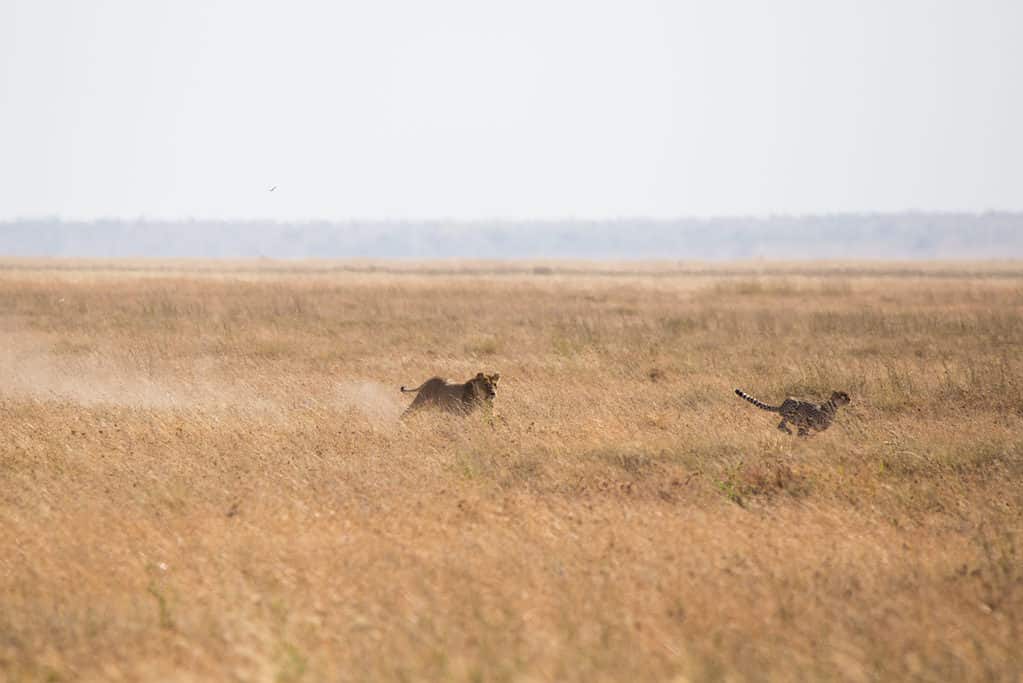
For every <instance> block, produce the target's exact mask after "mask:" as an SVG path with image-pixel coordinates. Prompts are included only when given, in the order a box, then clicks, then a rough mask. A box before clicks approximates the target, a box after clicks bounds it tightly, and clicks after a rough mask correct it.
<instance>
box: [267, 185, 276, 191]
mask: <svg viewBox="0 0 1023 683" xmlns="http://www.w3.org/2000/svg"><path fill="white" fill-rule="evenodd" d="M276 189H277V186H276V185H274V186H273V187H271V188H270V189H269V190H267V192H273V191H274V190H276Z"/></svg>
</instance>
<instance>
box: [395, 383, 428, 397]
mask: <svg viewBox="0 0 1023 683" xmlns="http://www.w3.org/2000/svg"><path fill="white" fill-rule="evenodd" d="M427 381H429V380H427ZM425 386H426V382H423V383H422V384H420V385H419V386H418V387H416V388H415V389H406V388H405V385H404V384H402V385H401V390H402V391H403V392H405V393H406V394H414V393H415V392H417V391H419V390H420V389H422V388H423V387H425Z"/></svg>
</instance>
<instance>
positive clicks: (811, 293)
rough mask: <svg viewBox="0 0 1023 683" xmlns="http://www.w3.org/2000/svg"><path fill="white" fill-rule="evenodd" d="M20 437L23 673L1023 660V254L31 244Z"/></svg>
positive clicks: (467, 672)
mask: <svg viewBox="0 0 1023 683" xmlns="http://www.w3.org/2000/svg"><path fill="white" fill-rule="evenodd" d="M480 370H483V371H499V372H500V373H501V375H502V380H501V385H500V387H499V389H500V391H499V395H498V399H497V405H496V412H497V413H498V417H497V418H495V419H487V418H486V417H484V416H482V415H476V416H471V417H469V418H465V419H459V418H451V417H445V416H437V415H435V416H423V417H421V418H417V419H415V420H413V421H411V422H410V423H407V424H406V423H401V422H399V420H398V416H399V414H400V413H401V411H402V410H403V408H404V406H405V405H407V403H408V402H409V400H410V399H409V398H408V397H407V396H402V395H400V394H399V392H398V387H399V385H401V384H411V383H416V384H418V383H419V382H421V381H422V380H423V379H426V378H427V377H429V376H431V375H434V374H439V375H443V376H447V377H451V378H454V379H459V380H464V379H465V378H467V377H469V376H470V375H472V374H475V373H476V372H477V371H480ZM735 387H742V388H744V389H745V390H746V391H749V392H750V393H752V394H754V395H756V396H758V397H760V398H762V399H763V400H765V401H768V402H772V401H777V400H779V399H781V398H782V397H784V396H785V395H796V396H800V397H806V398H816V399H818V400H823V399H824V398H826V397H827V396H828V394H829V393H830V391H831V390H832V389H843V390H845V391H847V392H849V394H850V395H851V396H852V399H853V404H852V405H851V406H849V407H848V409H845V410H843V411H842V412H840V413H839V416H838V419H837V422H836V424H835V425H834V426H833V427H832V428H831V429H830V430H829V431H827V432H824V433H822V434H820V435H818V436H815V437H813V438H810V439H801V440H797V439H796V438H794V437H791V436H787V435H784V434H782V433H780V432H778V431H777V430H775V428H774V425H775V423H776V422H777V420H776V419H772V418H773V417H774V416H773V415H770V414H768V413H764V412H761V411H758V410H756V409H755V408H754V407H753V406H751V405H749V404H747V403H745V402H743V401H741V400H739V399H738V398H737V397H736V396H734V394H733V393H732V390H733V389H734V388H735ZM0 435H2V438H0V679H3V678H6V679H7V680H12V681H19V680H40V681H44V680H45V681H72V680H86V681H88V680H108V681H109V680H160V681H192V680H238V681H250V680H256V681H279V682H288V681H300V680H301V681H326V680H339V681H340V680H352V681H365V680H487V681H490V680H495V681H502V680H508V681H541V680H558V681H620V680H678V681H685V680H691V681H702V680H822V679H828V680H850V681H869V680H878V679H883V680H920V681H949V680H1005V681H1019V680H1023V678H1021V677H1023V648H1021V646H1020V643H1021V642H1023V265H1021V264H1019V263H1003V264H901V265H900V264H738V265H721V266H705V265H687V264H681V265H678V264H650V265H641V266H637V265H629V264H618V265H595V264H578V263H575V264H556V263H547V264H510V265H495V264H485V263H461V262H459V263H431V264H417V265H411V264H394V263H391V264H382V263H346V264H337V263H303V264H280V263H274V262H261V263H188V262H177V263H170V262H161V263H141V262H140V263H134V262H133V263H124V262H122V263H107V264H104V263H99V262H79V261H3V262H0Z"/></svg>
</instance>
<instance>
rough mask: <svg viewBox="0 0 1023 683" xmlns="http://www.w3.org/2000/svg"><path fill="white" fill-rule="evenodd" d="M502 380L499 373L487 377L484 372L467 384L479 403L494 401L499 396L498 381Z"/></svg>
mask: <svg viewBox="0 0 1023 683" xmlns="http://www.w3.org/2000/svg"><path fill="white" fill-rule="evenodd" d="M499 379H501V375H500V374H499V373H496V372H495V373H494V374H492V375H485V374H483V373H482V372H479V373H476V376H475V377H473V378H472V379H471V380H469V381H468V382H467V384H468V385H469V387H470V388H471V389H472V394H473V396H474V397H475V399H476V400H477V401H493V400H494V397H495V396H497V381H498V380H499Z"/></svg>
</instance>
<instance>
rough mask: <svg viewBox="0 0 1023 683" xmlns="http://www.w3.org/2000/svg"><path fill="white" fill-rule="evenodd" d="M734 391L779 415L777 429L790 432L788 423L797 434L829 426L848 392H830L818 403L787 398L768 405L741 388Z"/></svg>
mask: <svg viewBox="0 0 1023 683" xmlns="http://www.w3.org/2000/svg"><path fill="white" fill-rule="evenodd" d="M735 393H736V394H737V395H738V396H739V397H741V398H744V399H746V400H747V401H749V402H750V403H752V404H753V405H755V406H756V407H757V408H761V409H763V410H769V411H771V412H772V413H778V414H780V415H781V422H779V423H778V429H780V430H781V431H783V432H785V433H786V434H791V433H792V430H791V429H789V426H788V423H789V422H791V423H792V424H794V425H796V429H797V430H798V431H797V435H798V436H809V434H810V430H811V429H812V430H814V431H818V432H823V431H824V430H825V429H827V428H828V427H830V426H831V423H832V421H834V419H835V413H837V412H838V409H839V408H840V407H841V406H844V405H848V404H849V400H850V399H849V394H847V393H845V392H844V391H835V392H832V394H831V398H830V399H828V400H827V401H826V402H825V403H821V404H820V405H818V404H816V403H811V402H809V401H799V400H796V399H794V398H787V399H785V401H784V402H783V403H782V404H781V405H780V406H769V405H767V404H766V403H762V402H761V401H758V400H757V399H755V398H753V397H752V396H750V395H749V394H747V393H746V392H744V391H743V390H742V389H736V390H735Z"/></svg>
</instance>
